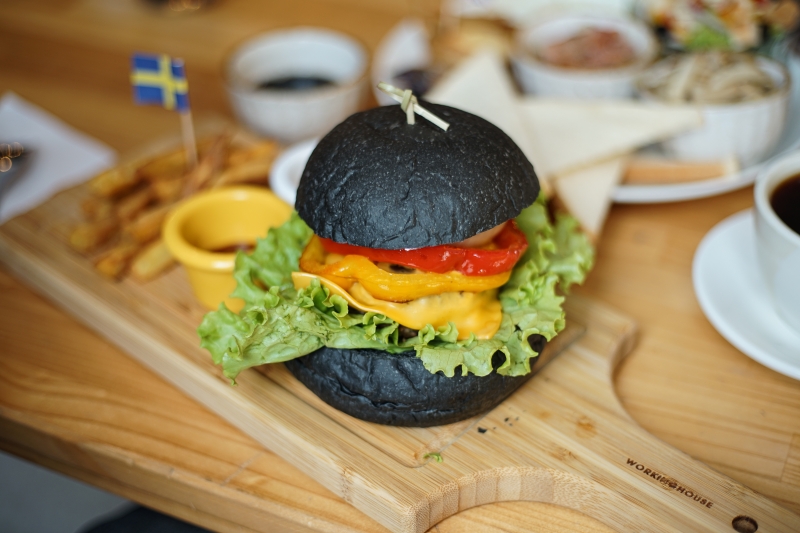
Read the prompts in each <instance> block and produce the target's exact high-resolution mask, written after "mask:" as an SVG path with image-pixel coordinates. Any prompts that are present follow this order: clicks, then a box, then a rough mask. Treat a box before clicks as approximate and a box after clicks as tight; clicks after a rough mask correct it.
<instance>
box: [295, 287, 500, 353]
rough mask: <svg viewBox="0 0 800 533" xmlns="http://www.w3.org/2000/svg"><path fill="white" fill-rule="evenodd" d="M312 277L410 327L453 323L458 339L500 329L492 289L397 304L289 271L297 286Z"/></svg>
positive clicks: (361, 306) (354, 303)
mask: <svg viewBox="0 0 800 533" xmlns="http://www.w3.org/2000/svg"><path fill="white" fill-rule="evenodd" d="M313 279H318V280H319V282H320V284H321V285H322V286H324V287H326V288H327V289H328V290H329V291H331V293H333V294H337V295H339V296H341V297H342V298H344V299H345V300H346V301H347V303H348V304H349V305H351V306H353V307H355V308H356V309H358V310H360V311H363V312H372V313H379V314H381V315H384V316H387V317H389V318H391V319H392V320H395V321H396V322H398V323H400V324H401V325H403V326H406V327H408V328H411V329H416V330H419V329H422V328H423V327H425V326H426V325H427V324H431V325H432V326H433V327H435V328H439V327H442V326H446V325H447V323H448V322H452V323H453V324H455V326H456V328H458V338H459V339H467V338H469V336H470V333H474V334H475V337H476V338H478V339H490V338H492V337H493V336H494V334H495V333H497V330H498V329H500V321H501V320H502V315H503V312H502V308H501V306H500V302H499V301H498V299H497V290H495V289H493V290H488V291H483V292H477V293H475V292H445V293H442V294H437V295H433V296H425V297H422V298H417V299H416V300H411V301H409V302H403V303H398V302H389V301H386V300H379V299H378V298H375V297H374V296H372V295H371V294H370V293H369V292H368V291H367V290H366V289H365V288H364V287H363V286H361V284H359V283H354V284H353V285H352V286H351V287H350V290H349V291H348V290H345V289H344V288H343V287H341V286H340V285H337V284H336V283H334V282H332V281H330V280H328V279H326V278H324V277H322V276H318V275H316V274H310V273H307V272H293V273H292V282H293V283H294V286H295V288H297V289H301V288H305V287H308V286H309V285H311V280H313Z"/></svg>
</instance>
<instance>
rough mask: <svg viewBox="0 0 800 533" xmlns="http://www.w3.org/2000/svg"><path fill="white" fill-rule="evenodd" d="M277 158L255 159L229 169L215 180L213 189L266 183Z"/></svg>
mask: <svg viewBox="0 0 800 533" xmlns="http://www.w3.org/2000/svg"><path fill="white" fill-rule="evenodd" d="M274 160H275V157H274V156H273V157H269V158H264V159H255V160H252V161H247V162H245V163H241V164H239V165H237V166H235V167H229V168H226V169H225V170H223V171H222V173H221V174H220V175H219V176H218V177H217V179H216V180H214V183H213V184H212V185H211V186H212V187H222V186H223V185H231V184H234V183H246V182H254V181H266V178H267V177H268V176H269V172H270V170H272V163H273V161H274Z"/></svg>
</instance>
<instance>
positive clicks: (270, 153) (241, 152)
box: [225, 140, 280, 168]
mask: <svg viewBox="0 0 800 533" xmlns="http://www.w3.org/2000/svg"><path fill="white" fill-rule="evenodd" d="M279 148H280V147H279V145H278V143H277V142H275V141H270V140H266V141H260V142H258V143H256V144H254V145H253V146H248V147H247V148H236V149H233V150H231V153H230V154H228V161H227V162H226V165H225V166H226V167H228V168H230V167H236V166H239V165H242V164H244V163H247V162H249V161H253V160H254V159H270V160H273V159H275V156H276V155H278V149H279Z"/></svg>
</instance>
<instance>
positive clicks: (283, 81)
mask: <svg viewBox="0 0 800 533" xmlns="http://www.w3.org/2000/svg"><path fill="white" fill-rule="evenodd" d="M329 85H333V81H332V80H329V79H327V78H320V77H318V76H285V77H283V78H275V79H272V80H266V81H262V82H261V83H259V84H258V88H259V89H263V90H266V91H307V90H309V89H318V88H320V87H327V86H329Z"/></svg>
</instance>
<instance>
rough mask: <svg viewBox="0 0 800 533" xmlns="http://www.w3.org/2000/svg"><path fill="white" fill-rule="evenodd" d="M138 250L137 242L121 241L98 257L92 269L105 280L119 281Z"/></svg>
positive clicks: (139, 246)
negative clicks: (105, 278)
mask: <svg viewBox="0 0 800 533" xmlns="http://www.w3.org/2000/svg"><path fill="white" fill-rule="evenodd" d="M140 249H141V245H140V244H139V243H138V242H132V241H123V242H121V243H119V244H117V245H116V246H114V247H113V248H111V249H110V250H108V251H107V252H105V253H103V255H101V256H100V257H98V258H97V260H96V261H95V263H94V267H95V269H97V271H98V272H100V274H102V275H103V276H105V277H107V278H110V279H119V278H120V277H121V276H122V274H123V273H124V272H125V270H126V269H127V268H128V263H129V262H130V260H131V259H132V258H133V256H135V255H136V253H137V252H138V251H139V250H140Z"/></svg>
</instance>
